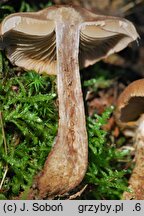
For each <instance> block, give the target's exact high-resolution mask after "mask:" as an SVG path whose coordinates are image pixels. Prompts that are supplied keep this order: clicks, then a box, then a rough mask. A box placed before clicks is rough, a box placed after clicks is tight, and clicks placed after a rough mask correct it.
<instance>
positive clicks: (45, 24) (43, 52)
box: [0, 13, 56, 74]
mask: <svg viewBox="0 0 144 216" xmlns="http://www.w3.org/2000/svg"><path fill="white" fill-rule="evenodd" d="M24 15H25V14H24V13H22V14H21V15H17V14H16V15H10V16H8V17H7V18H6V19H5V20H4V21H3V22H2V26H1V33H2V42H0V47H1V48H2V49H4V48H5V50H6V55H7V57H8V58H9V60H10V61H11V62H12V64H14V65H17V66H19V67H22V68H24V69H26V70H35V71H36V72H38V73H46V74H56V34H55V25H54V22H53V21H50V20H40V19H36V18H34V17H25V16H24Z"/></svg>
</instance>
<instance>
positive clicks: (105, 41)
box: [0, 5, 139, 74]
mask: <svg viewBox="0 0 144 216" xmlns="http://www.w3.org/2000/svg"><path fill="white" fill-rule="evenodd" d="M67 13H68V14H70V15H71V16H70V17H71V20H69V19H67ZM61 17H63V21H64V24H65V25H71V24H72V21H73V20H74V19H75V20H77V25H78V28H79V31H80V41H79V63H80V68H84V67H87V66H89V65H92V64H94V63H95V62H97V61H99V60H101V59H102V58H105V57H107V56H109V55H110V54H112V53H114V52H118V51H120V50H122V49H124V48H125V47H126V46H127V45H128V44H129V43H130V42H132V41H133V40H136V39H137V38H138V37H139V36H138V34H137V32H136V29H135V27H134V26H133V24H132V23H131V22H129V21H128V20H126V19H123V18H118V17H112V16H102V15H97V14H94V13H92V12H90V11H88V10H86V9H84V8H80V7H77V6H60V5H57V6H52V7H48V8H46V9H44V10H41V11H39V12H26V13H15V14H12V15H9V16H7V17H6V18H5V19H4V20H3V21H2V23H1V25H0V49H5V50H6V55H7V57H8V58H9V59H10V61H11V62H12V63H13V64H15V65H17V66H20V67H23V68H25V69H27V70H32V69H34V70H35V71H37V72H39V73H43V72H46V73H47V74H57V57H56V43H57V42H56V41H57V39H56V23H57V22H59V20H60V19H61ZM71 28H72V25H71Z"/></svg>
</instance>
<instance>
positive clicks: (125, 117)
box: [116, 79, 144, 123]
mask: <svg viewBox="0 0 144 216" xmlns="http://www.w3.org/2000/svg"><path fill="white" fill-rule="evenodd" d="M143 113H144V79H140V80H136V81H134V82H132V83H131V84H130V85H129V86H128V87H126V89H125V90H124V91H123V92H122V93H121V95H120V97H119V99H118V102H117V110H116V116H117V119H119V121H120V122H122V123H126V122H130V121H137V120H138V118H139V117H140V116H141V115H142V114H143Z"/></svg>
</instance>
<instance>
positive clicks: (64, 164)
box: [0, 5, 138, 197]
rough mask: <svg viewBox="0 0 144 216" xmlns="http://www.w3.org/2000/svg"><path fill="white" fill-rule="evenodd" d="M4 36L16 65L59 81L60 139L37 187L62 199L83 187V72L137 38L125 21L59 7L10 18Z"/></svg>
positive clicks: (4, 25) (0, 43) (0, 32)
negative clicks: (81, 73)
mask: <svg viewBox="0 0 144 216" xmlns="http://www.w3.org/2000/svg"><path fill="white" fill-rule="evenodd" d="M0 35H1V41H0V46H1V47H2V48H3V49H5V50H6V55H7V57H8V58H9V60H10V61H11V62H12V63H13V64H15V65H17V66H20V67H22V68H24V69H26V70H30V69H34V70H35V71H36V72H38V73H40V74H43V73H46V74H56V75H57V91H58V100H59V127H58V135H57V137H56V140H55V142H54V146H53V148H52V150H51V152H50V153H49V155H48V158H47V160H46V162H45V165H44V168H43V170H42V172H41V174H40V176H39V177H38V179H37V187H38V190H39V196H40V197H45V196H51V195H59V194H64V193H66V192H68V191H69V190H71V189H73V188H75V187H76V186H77V185H78V184H79V183H80V182H81V181H82V179H83V177H84V175H85V172H86V169H87V161H88V138H87V131H86V122H85V112H84V104H83V96H82V90H81V82H80V74H79V67H80V68H84V67H87V66H89V65H92V64H94V63H95V62H97V61H99V60H100V59H102V58H105V57H107V56H109V55H110V54H112V53H114V52H118V51H120V50H122V49H124V48H125V47H126V46H127V45H128V44H129V43H130V42H132V41H134V40H137V38H138V34H137V32H136V30H135V27H134V26H133V24H132V23H131V22H129V21H128V20H126V19H123V18H117V17H111V16H103V15H97V14H94V13H92V12H90V11H88V10H86V9H83V8H80V7H76V6H67V5H65V6H60V5H57V6H52V7H48V8H46V9H44V10H41V11H39V12H30V13H28V12H27V13H15V14H12V15H9V16H8V17H6V18H5V19H4V20H3V22H2V24H1V30H0Z"/></svg>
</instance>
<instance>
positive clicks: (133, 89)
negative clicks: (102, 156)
mask: <svg viewBox="0 0 144 216" xmlns="http://www.w3.org/2000/svg"><path fill="white" fill-rule="evenodd" d="M115 115H116V119H117V121H118V123H119V124H120V125H123V128H126V127H128V128H129V130H130V129H131V130H133V131H134V133H133V134H134V136H133V139H134V147H135V158H134V159H135V167H134V170H133V171H132V175H131V177H130V180H129V188H130V189H131V192H124V194H123V199H142V200H144V79H140V80H137V81H134V82H132V83H131V84H130V85H129V86H128V87H126V89H125V90H124V91H123V92H122V93H121V95H120V97H119V99H118V102H117V109H116V113H115Z"/></svg>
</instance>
